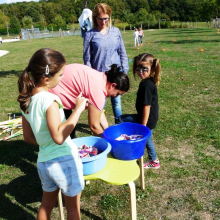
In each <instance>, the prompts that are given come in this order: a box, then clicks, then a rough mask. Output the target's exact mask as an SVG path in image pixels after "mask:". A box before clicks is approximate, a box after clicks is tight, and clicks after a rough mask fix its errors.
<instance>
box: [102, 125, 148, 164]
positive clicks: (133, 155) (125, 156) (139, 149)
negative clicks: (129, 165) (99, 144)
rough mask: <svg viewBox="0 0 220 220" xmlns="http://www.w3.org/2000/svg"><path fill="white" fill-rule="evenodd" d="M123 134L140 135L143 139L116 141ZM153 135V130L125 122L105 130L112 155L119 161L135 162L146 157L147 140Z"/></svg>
mask: <svg viewBox="0 0 220 220" xmlns="http://www.w3.org/2000/svg"><path fill="white" fill-rule="evenodd" d="M121 134H127V135H132V134H136V135H137V134H139V135H143V138H140V139H137V140H122V141H117V140H115V139H116V138H117V137H119V136H120V135H121ZM150 135H151V130H150V129H149V128H148V127H146V126H144V125H141V124H136V123H130V122H124V123H121V124H118V125H112V126H110V127H108V128H107V129H105V131H104V133H103V138H104V139H105V140H106V141H108V142H109V143H110V144H111V146H112V149H111V154H112V156H113V157H115V158H116V159H119V160H135V159H139V158H140V157H142V156H143V155H144V151H145V146H146V142H147V139H148V138H149V137H150Z"/></svg>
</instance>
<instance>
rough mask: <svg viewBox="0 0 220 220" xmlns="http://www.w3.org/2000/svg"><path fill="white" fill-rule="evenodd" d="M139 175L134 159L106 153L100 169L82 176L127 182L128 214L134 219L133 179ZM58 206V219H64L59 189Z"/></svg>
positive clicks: (117, 182)
mask: <svg viewBox="0 0 220 220" xmlns="http://www.w3.org/2000/svg"><path fill="white" fill-rule="evenodd" d="M139 176H140V168H139V166H138V164H137V161H136V160H129V161H125V160H118V159H115V158H113V157H112V156H111V154H109V155H108V158H107V164H106V166H105V167H104V169H102V170H101V171H99V172H97V173H94V174H91V175H87V176H84V179H85V180H92V179H99V180H102V181H104V182H106V183H109V184H112V185H124V184H128V186H129V190H130V214H131V219H132V220H136V219H137V214H136V189H135V184H134V182H133V181H134V180H136V179H137V178H138V177H139ZM58 208H59V211H60V219H61V220H64V215H63V204H62V196H61V191H60V192H59V195H58Z"/></svg>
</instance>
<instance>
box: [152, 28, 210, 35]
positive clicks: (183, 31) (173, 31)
mask: <svg viewBox="0 0 220 220" xmlns="http://www.w3.org/2000/svg"><path fill="white" fill-rule="evenodd" d="M212 31H213V29H203V28H195V29H169V31H168V32H163V33H162V34H163V35H169V34H175V35H176V34H195V33H198V34H201V33H207V32H212ZM151 35H161V33H152V34H151Z"/></svg>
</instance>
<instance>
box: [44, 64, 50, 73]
mask: <svg viewBox="0 0 220 220" xmlns="http://www.w3.org/2000/svg"><path fill="white" fill-rule="evenodd" d="M49 73H50V70H49V66H48V65H46V70H45V74H46V75H48V74H49Z"/></svg>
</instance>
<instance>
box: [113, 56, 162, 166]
mask: <svg viewBox="0 0 220 220" xmlns="http://www.w3.org/2000/svg"><path fill="white" fill-rule="evenodd" d="M133 60H134V61H133V74H134V78H135V76H136V74H137V75H138V77H139V78H140V79H141V82H140V84H139V88H138V91H137V98H136V110H137V114H127V115H121V116H120V117H119V121H118V122H117V123H118V124H120V123H123V122H133V123H139V124H142V125H145V126H147V127H149V128H150V129H151V133H152V135H153V129H154V128H155V127H156V125H157V121H158V118H159V106H158V93H157V87H158V86H159V83H160V80H161V66H160V61H159V59H156V58H154V57H153V55H152V54H148V53H143V54H139V55H138V56H136V57H134V59H133ZM152 135H151V136H150V137H149V138H148V140H147V144H146V148H147V153H148V157H149V161H147V162H145V163H144V168H146V169H149V168H152V169H158V168H160V162H159V160H158V158H157V154H156V150H155V146H154V143H153V139H152Z"/></svg>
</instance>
